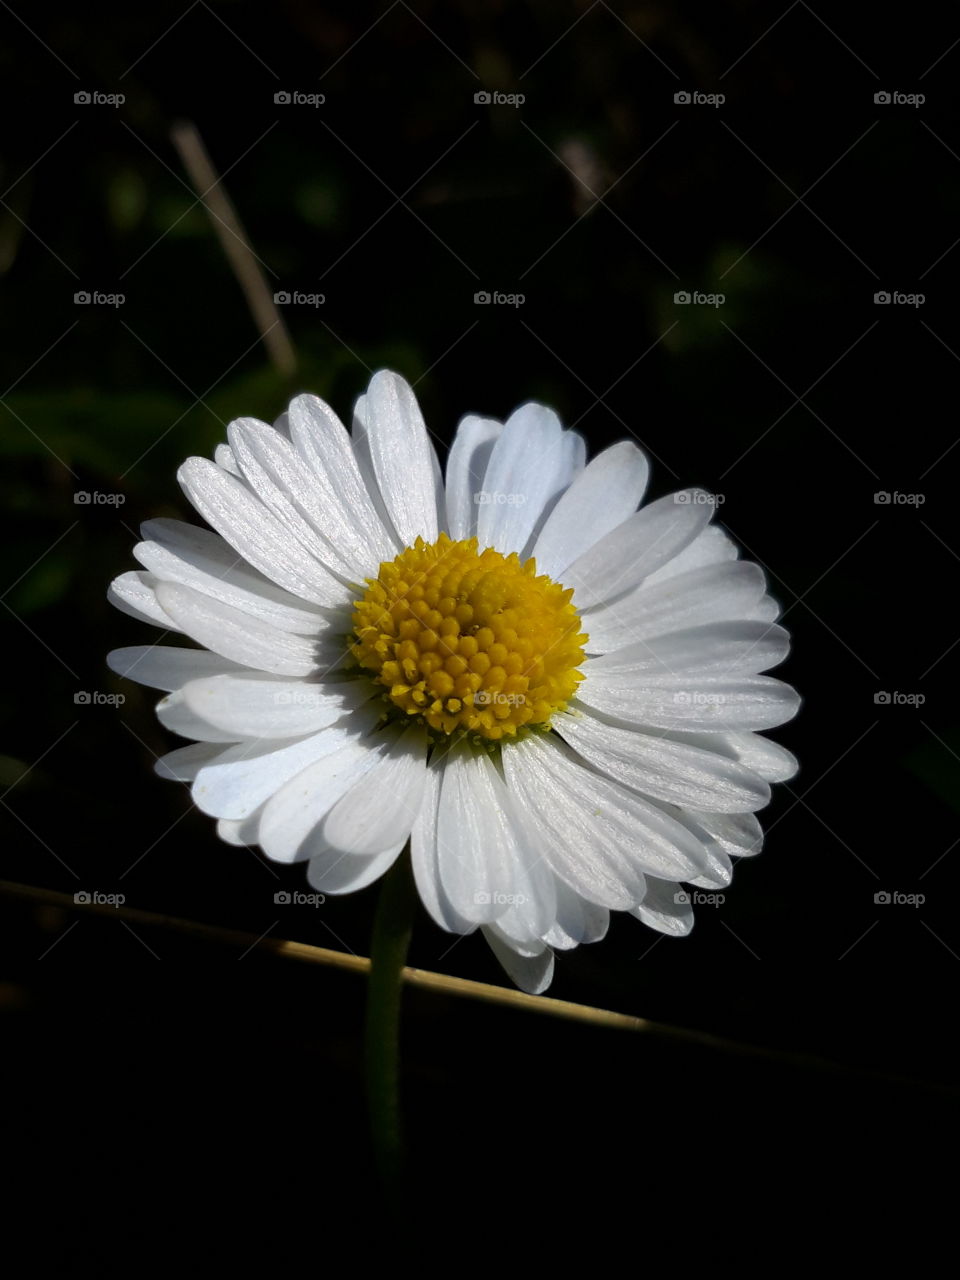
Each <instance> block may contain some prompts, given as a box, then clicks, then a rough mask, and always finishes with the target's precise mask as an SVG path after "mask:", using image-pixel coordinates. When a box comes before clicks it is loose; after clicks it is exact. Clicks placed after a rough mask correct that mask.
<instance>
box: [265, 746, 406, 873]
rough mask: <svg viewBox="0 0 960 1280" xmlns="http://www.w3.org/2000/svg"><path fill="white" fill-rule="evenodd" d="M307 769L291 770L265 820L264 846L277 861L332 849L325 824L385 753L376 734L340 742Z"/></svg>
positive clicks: (287, 860) (295, 859) (267, 853)
mask: <svg viewBox="0 0 960 1280" xmlns="http://www.w3.org/2000/svg"><path fill="white" fill-rule="evenodd" d="M335 748H336V749H335V750H333V751H329V752H327V753H326V754H324V755H321V756H320V757H319V758H318V759H316V760H315V761H314V762H312V763H310V764H308V766H307V767H306V768H303V769H297V770H295V771H294V772H293V773H291V774H288V775H287V776H286V777H285V778H284V779H283V781H282V783H281V785H279V786H278V787H276V788H275V789H274V793H273V795H272V797H271V799H270V800H269V801H268V802H267V804H266V806H265V808H264V811H263V817H262V818H261V820H260V844H261V846H262V847H263V851H264V853H265V854H266V855H267V857H268V858H273V859H274V861H276V862H299V861H301V860H303V859H305V858H312V857H314V856H316V854H317V853H318V852H322V851H324V850H326V849H327V847H328V846H327V843H326V841H324V840H323V839H322V838H321V837H320V834H319V830H318V828H319V824H320V823H321V822H322V821H323V819H324V818H325V817H326V815H327V814H328V813H329V812H330V810H331V809H332V808H333V806H334V805H335V804H336V803H337V801H338V800H339V799H340V798H341V796H344V795H346V793H347V792H348V791H349V790H350V788H351V787H353V786H355V785H356V784H357V783H358V782H359V781H360V779H361V778H363V776H364V775H365V774H366V772H367V771H368V770H369V769H372V768H373V767H374V765H375V764H376V763H377V761H378V760H379V759H380V757H381V755H382V754H383V750H384V744H382V743H381V744H378V743H377V742H376V740H375V739H374V738H360V739H357V738H353V739H350V740H341V741H340V742H338V743H336V744H335Z"/></svg>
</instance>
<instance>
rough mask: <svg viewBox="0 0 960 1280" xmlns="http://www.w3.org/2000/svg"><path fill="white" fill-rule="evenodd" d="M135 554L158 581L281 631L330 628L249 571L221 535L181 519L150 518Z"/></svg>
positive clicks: (294, 599)
mask: <svg viewBox="0 0 960 1280" xmlns="http://www.w3.org/2000/svg"><path fill="white" fill-rule="evenodd" d="M141 532H142V534H143V536H144V538H145V539H146V541H144V542H140V543H138V544H137V546H135V547H134V549H133V554H134V555H135V556H136V558H137V559H138V560H139V561H140V563H141V564H142V565H143V566H144V568H145V569H149V570H150V571H151V573H153V574H155V575H156V577H157V579H158V580H159V581H160V582H179V583H182V584H183V585H184V586H188V587H194V588H195V589H196V590H197V591H202V592H203V594H204V595H208V596H213V598H214V599H215V600H223V601H224V602H225V603H226V604H230V605H233V607H234V608H235V609H240V610H241V611H242V612H243V613H249V614H250V615H251V616H252V617H254V618H260V619H262V621H264V622H269V623H271V624H272V625H273V626H275V627H279V628H280V630H281V631H292V632H294V633H295V634H298V635H316V634H317V633H318V632H319V631H322V630H324V629H325V628H326V626H327V621H326V618H325V616H324V614H323V613H321V611H320V610H319V609H315V608H312V607H311V606H310V605H307V604H304V602H303V601H302V600H298V599H297V597H296V596H293V595H291V594H290V592H288V591H284V590H283V588H282V587H278V586H276V584H275V583H273V582H271V581H270V580H269V579H267V578H265V577H264V576H263V574H261V573H258V572H257V571H256V569H251V568H250V566H249V565H248V564H247V563H246V561H245V560H243V559H241V558H240V557H239V556H238V555H237V553H236V552H235V551H234V550H233V548H232V547H231V546H230V544H229V543H227V542H224V540H223V538H221V537H220V536H219V534H216V533H211V532H210V530H209V529H201V528H199V527H198V526H196V525H190V524H184V523H183V521H181V520H147V521H146V522H145V523H144V524H143V526H142V529H141Z"/></svg>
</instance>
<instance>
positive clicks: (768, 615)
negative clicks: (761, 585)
mask: <svg viewBox="0 0 960 1280" xmlns="http://www.w3.org/2000/svg"><path fill="white" fill-rule="evenodd" d="M780 613H781V609H780V605H779V603H778V602H777V601H776V600H774V598H773V596H761V597H760V599H759V600H758V601H757V603H756V604H755V605H754V606H753V608H752V609H751V610H750V614H749V616H750V617H751V618H753V619H754V620H755V621H757V622H776V620H777V619H778V618H779V617H780Z"/></svg>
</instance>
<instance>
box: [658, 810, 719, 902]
mask: <svg viewBox="0 0 960 1280" xmlns="http://www.w3.org/2000/svg"><path fill="white" fill-rule="evenodd" d="M670 812H671V814H672V816H673V817H674V818H676V820H677V821H678V822H679V823H682V825H683V826H685V827H686V828H687V830H688V831H690V832H691V833H692V834H693V835H694V836H695V837H696V839H697V840H699V841H700V843H701V844H702V845H703V849H704V853H705V855H706V865H705V866H704V868H703V870H702V871H701V872H700V874H699V875H698V876H689V877H688V883H689V884H692V885H696V886H697V887H698V888H700V889H725V888H726V887H727V885H728V884H729V883H730V881H731V880H732V879H733V863H732V862H731V861H730V855H729V854H728V853H727V851H726V849H724V848H723V846H722V845H721V844H720V842H719V841H718V840H716V839H714V837H713V836H712V835H711V833H710V832H709V831H708V830H707V829H706V827H705V826H704V825H703V823H702V822H701V821H700V818H701V815H700V814H699V813H688V812H686V811H685V810H683V809H674V808H671V810H670Z"/></svg>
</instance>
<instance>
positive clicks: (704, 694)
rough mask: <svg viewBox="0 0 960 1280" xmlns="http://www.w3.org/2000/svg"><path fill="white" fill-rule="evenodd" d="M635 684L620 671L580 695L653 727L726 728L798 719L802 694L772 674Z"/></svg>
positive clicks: (587, 685)
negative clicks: (623, 677)
mask: <svg viewBox="0 0 960 1280" xmlns="http://www.w3.org/2000/svg"><path fill="white" fill-rule="evenodd" d="M642 681H643V682H642V683H639V682H638V683H633V681H627V680H622V679H618V678H617V677H615V676H612V675H611V676H603V675H598V676H595V677H594V678H593V679H587V680H584V682H583V684H581V685H580V686H579V688H578V689H577V697H578V698H579V699H580V701H581V702H583V703H584V704H585V705H586V706H588V707H592V708H593V709H594V710H595V711H599V712H600V713H601V715H605V716H609V717H610V718H611V719H614V720H619V721H622V722H624V723H625V724H627V725H630V724H635V725H639V726H642V727H645V728H653V729H690V730H694V731H704V732H708V733H709V732H721V733H725V732H728V731H732V730H741V729H772V728H773V727H774V726H775V725H778V724H784V723H785V722H786V721H787V720H790V719H792V718H793V717H794V716H795V715H796V714H797V710H798V709H799V706H800V696H799V694H797V692H796V691H795V690H794V689H791V687H790V686H789V685H788V684H784V683H783V682H782V681H780V680H774V679H772V678H771V677H770V676H731V677H729V678H725V677H720V676H716V677H710V676H694V677H692V678H691V679H690V680H688V681H684V679H683V678H682V677H681V678H674V677H669V678H663V679H655V678H653V677H649V676H645V677H642Z"/></svg>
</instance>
